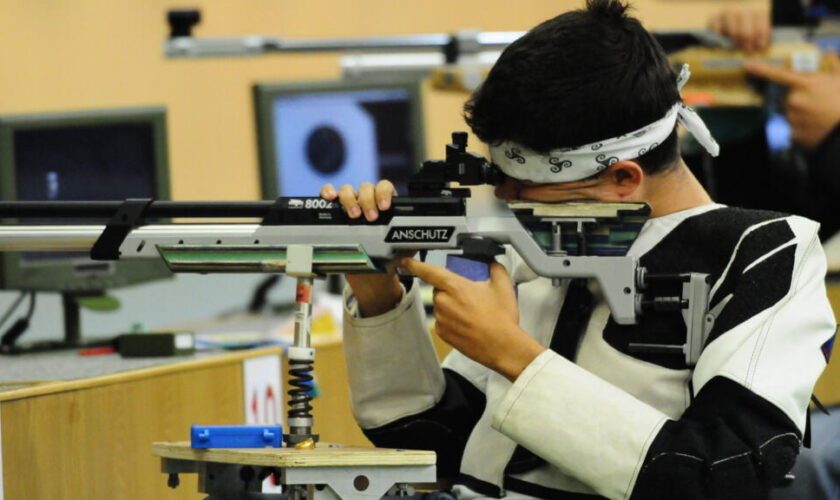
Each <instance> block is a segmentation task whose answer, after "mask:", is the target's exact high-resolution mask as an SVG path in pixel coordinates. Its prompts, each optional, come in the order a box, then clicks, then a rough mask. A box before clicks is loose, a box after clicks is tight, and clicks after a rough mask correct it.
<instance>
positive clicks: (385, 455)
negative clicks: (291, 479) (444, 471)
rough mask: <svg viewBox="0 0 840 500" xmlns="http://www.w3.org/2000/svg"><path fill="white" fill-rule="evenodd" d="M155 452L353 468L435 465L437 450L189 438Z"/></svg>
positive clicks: (230, 461)
mask: <svg viewBox="0 0 840 500" xmlns="http://www.w3.org/2000/svg"><path fill="white" fill-rule="evenodd" d="M152 453H154V454H155V455H157V456H159V457H162V458H174V459H179V460H194V461H198V462H217V463H225V464H242V465H264V466H274V467H352V466H388V465H434V464H435V453H434V452H433V451H420V450H395V449H389V448H356V447H344V446H339V445H331V444H325V443H321V444H319V445H318V447H317V448H314V449H311V450H296V449H294V448H243V449H223V448H215V449H207V450H197V449H193V448H191V447H190V443H189V442H186V441H180V442H174V443H166V442H160V443H154V444H153V445H152Z"/></svg>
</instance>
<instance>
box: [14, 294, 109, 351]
mask: <svg viewBox="0 0 840 500" xmlns="http://www.w3.org/2000/svg"><path fill="white" fill-rule="evenodd" d="M102 293H103V292H99V293H97V292H93V293H91V292H86V293H84V294H77V293H72V292H62V294H61V305H62V309H63V310H64V338H63V339H62V340H45V341H39V342H32V343H29V344H18V343H17V339H18V338H19V337H20V336H21V335H23V334H24V333H25V332H26V328H28V326H29V325H28V322H27V323H26V325H25V326H24V328H22V329H20V330H18V331H15V332H11V331H10V332H9V333H8V334H6V335H4V336H3V338H2V341H0V354H25V353H34V352H47V351H60V350H66V349H82V348H91V347H107V346H110V345H112V344H113V340H112V339H105V340H97V341H89V342H83V341H82V322H81V308H80V306H79V301H78V299H79V297H87V296H91V295H100V294H102ZM10 334H11V335H10Z"/></svg>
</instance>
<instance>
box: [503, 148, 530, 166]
mask: <svg viewBox="0 0 840 500" xmlns="http://www.w3.org/2000/svg"><path fill="white" fill-rule="evenodd" d="M505 156H507V157H508V158H510V159H511V160H513V161H515V162H516V163H519V164H520V165H524V164H525V157H524V156H522V150H521V149H519V148H510V149H506V150H505Z"/></svg>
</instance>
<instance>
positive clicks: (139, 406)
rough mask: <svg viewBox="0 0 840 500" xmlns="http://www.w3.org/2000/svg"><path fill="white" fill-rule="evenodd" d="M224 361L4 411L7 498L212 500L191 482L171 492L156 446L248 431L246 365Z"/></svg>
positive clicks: (33, 399) (125, 377) (7, 405)
mask: <svg viewBox="0 0 840 500" xmlns="http://www.w3.org/2000/svg"><path fill="white" fill-rule="evenodd" d="M243 354H245V353H243ZM220 358H222V359H226V360H228V362H227V363H221V362H218V363H214V364H204V365H202V364H199V365H198V366H195V365H194V364H189V363H183V364H177V368H179V370H169V371H162V370H161V371H155V372H151V373H149V372H147V373H146V375H147V376H145V377H135V376H131V377H130V376H129V375H131V374H128V373H126V374H118V375H119V381H116V380H113V379H107V380H100V382H102V383H101V385H97V386H84V387H82V386H80V387H79V388H76V389H73V390H64V389H65V388H64V387H62V390H61V391H57V392H56V391H53V392H49V393H46V394H41V395H32V396H30V397H21V398H16V399H12V400H4V401H2V402H0V407H2V408H0V409H2V417H3V418H2V436H3V449H2V453H3V479H4V481H3V483H4V490H5V491H4V494H5V498H6V499H7V500H15V499H24V498H33V499H35V498H37V499H41V498H43V499H53V498H56V499H58V498H84V499H90V500H100V499H101V500H111V499H115V498H138V499H146V498H154V499H162V500H199V499H201V498H204V497H205V496H206V495H200V494H199V493H198V486H197V482H196V481H197V478H196V476H195V475H192V474H186V475H184V476H183V477H182V484H181V486H180V487H179V488H178V489H177V490H171V489H169V488H168V487H167V486H166V478H165V477H164V476H163V475H162V474H161V473H160V460H159V459H157V458H155V457H154V456H153V455H152V454H151V453H149V445H150V443H152V442H154V441H162V440H167V441H175V440H179V439H184V438H185V437H187V436H188V435H189V429H190V424H193V423H204V422H210V423H214V424H219V425H224V424H241V423H242V422H244V414H243V410H244V408H243V402H242V401H243V395H242V360H241V359H240V358H239V357H238V356H233V357H228V356H220ZM220 361H221V359H220ZM103 379H104V377H103ZM77 382H79V383H81V382H84V381H77ZM62 384H67V383H62ZM37 389H38V386H36V387H32V388H31V389H25V390H29V391H33V392H37V391H36V390H37Z"/></svg>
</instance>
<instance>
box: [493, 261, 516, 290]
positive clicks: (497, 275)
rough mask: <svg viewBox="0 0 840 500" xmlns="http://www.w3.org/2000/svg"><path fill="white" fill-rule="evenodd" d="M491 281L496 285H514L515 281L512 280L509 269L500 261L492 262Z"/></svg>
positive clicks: (507, 286) (504, 286)
mask: <svg viewBox="0 0 840 500" xmlns="http://www.w3.org/2000/svg"><path fill="white" fill-rule="evenodd" d="M490 283H491V284H492V285H493V286H494V287H502V288H511V287H513V282H512V281H511V280H510V275H509V274H508V271H507V269H506V268H505V266H503V265H501V264H499V263H498V262H491V263H490Z"/></svg>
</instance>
